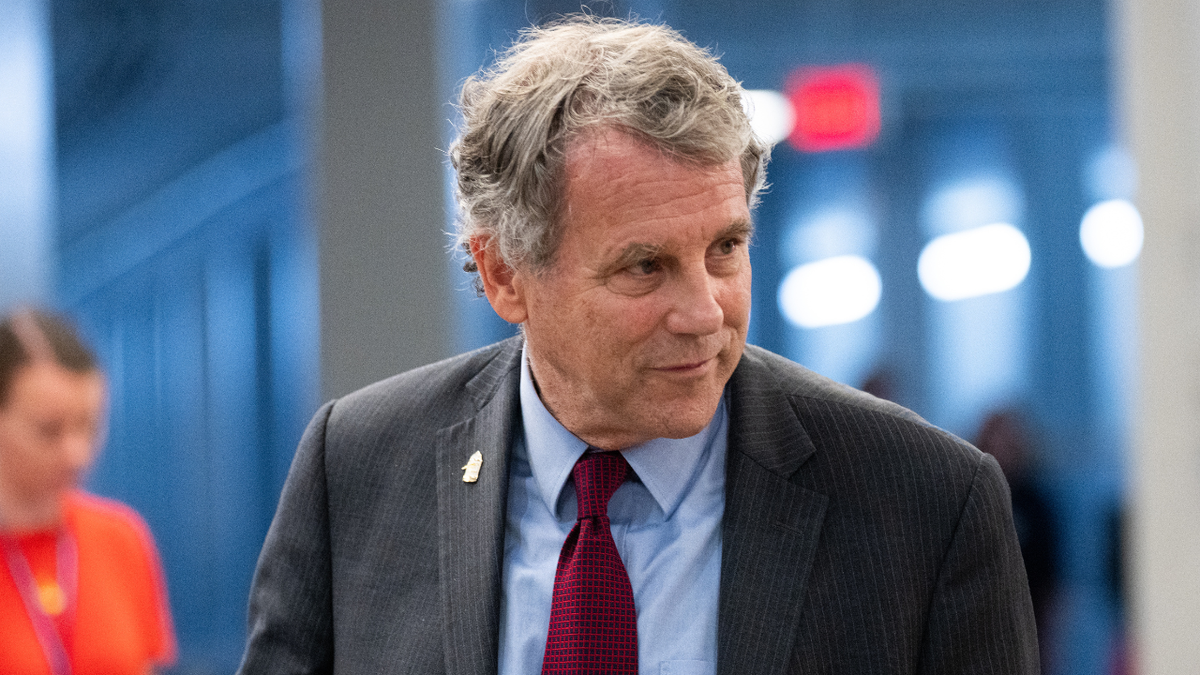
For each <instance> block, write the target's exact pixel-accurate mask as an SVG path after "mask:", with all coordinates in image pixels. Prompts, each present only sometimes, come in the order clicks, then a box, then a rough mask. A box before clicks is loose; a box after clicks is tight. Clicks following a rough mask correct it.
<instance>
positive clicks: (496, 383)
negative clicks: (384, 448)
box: [326, 338, 521, 441]
mask: <svg viewBox="0 0 1200 675" xmlns="http://www.w3.org/2000/svg"><path fill="white" fill-rule="evenodd" d="M520 355H521V342H520V339H519V338H511V339H509V340H505V341H503V342H498V343H496V344H493V345H489V346H487V347H483V348H481V349H477V350H475V351H472V352H468V353H465V354H459V355H458V356H453V357H451V358H448V359H445V360H442V361H438V362H437V363H431V364H429V365H425V366H421V367H420V368H415V369H413V370H409V371H407V372H404V373H400V374H398V375H393V376H392V377H389V378H387V379H385V380H381V381H379V382H375V383H374V384H370V385H367V386H366V387H363V388H362V389H359V390H357V391H355V392H352V393H350V394H347V395H346V396H343V397H341V398H340V399H337V400H335V401H333V402H332V409H331V410H330V412H329V419H328V422H327V425H326V433H327V434H328V435H329V439H328V440H330V441H332V440H335V438H336V436H337V435H338V434H339V432H341V431H345V430H350V429H353V432H354V434H355V435H356V436H358V437H359V438H360V439H361V438H363V437H365V436H370V435H371V433H372V431H373V430H374V431H376V432H383V431H384V430H390V433H397V432H399V433H403V431H404V429H405V428H407V427H419V428H421V429H424V430H430V429H438V428H441V427H443V426H447V425H448V424H451V423H453V422H454V421H456V420H459V419H462V418H463V417H467V416H470V415H471V414H473V413H474V412H475V411H477V410H478V409H479V408H481V407H482V406H483V405H485V404H486V403H487V402H488V401H489V400H490V399H491V398H492V397H493V396H496V395H498V394H500V393H501V392H502V391H503V390H504V387H503V386H502V385H504V384H505V383H506V382H510V378H512V376H513V375H514V374H515V373H516V372H517V370H516V369H517V367H518V366H519V364H520ZM515 381H516V380H511V382H515Z"/></svg>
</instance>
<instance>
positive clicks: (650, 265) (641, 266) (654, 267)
mask: <svg viewBox="0 0 1200 675" xmlns="http://www.w3.org/2000/svg"><path fill="white" fill-rule="evenodd" d="M660 269H662V263H660V262H659V261H658V260H657V259H656V258H647V259H645V260H639V261H638V262H636V263H634V264H632V265H630V266H629V271H630V272H632V273H633V274H634V275H636V276H649V275H651V274H654V273H655V272H657V271H659V270H660Z"/></svg>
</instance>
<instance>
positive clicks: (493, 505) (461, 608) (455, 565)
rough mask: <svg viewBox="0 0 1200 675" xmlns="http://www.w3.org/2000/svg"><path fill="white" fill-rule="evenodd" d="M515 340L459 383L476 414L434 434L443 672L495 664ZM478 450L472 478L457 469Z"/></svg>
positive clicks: (514, 405)
mask: <svg viewBox="0 0 1200 675" xmlns="http://www.w3.org/2000/svg"><path fill="white" fill-rule="evenodd" d="M520 349H521V346H520V342H519V341H515V340H511V341H509V342H508V343H507V344H506V345H505V347H504V349H503V350H502V351H501V353H500V354H499V355H498V356H497V357H496V358H495V359H493V360H492V361H491V362H490V363H489V364H488V365H487V366H486V367H485V368H484V369H483V370H481V371H480V373H479V374H478V375H477V376H476V377H475V378H474V379H472V380H471V382H469V383H468V384H467V386H466V389H467V393H468V394H469V395H470V396H471V397H472V398H473V399H474V400H475V401H476V404H477V405H478V406H479V408H478V413H477V414H475V415H474V416H472V417H469V418H467V419H465V420H463V421H461V422H459V423H457V424H454V425H452V426H449V427H446V428H444V429H441V430H440V431H439V432H438V434H437V437H436V446H437V447H436V452H437V481H438V484H437V495H438V538H439V547H438V567H439V580H440V584H441V598H442V610H443V611H442V621H443V624H442V628H443V631H444V636H445V639H444V641H443V644H444V645H445V649H446V652H445V658H446V672H447V674H448V675H467V674H475V673H481V674H493V673H495V672H496V671H497V667H498V666H497V654H498V639H499V617H500V583H501V579H500V576H501V570H502V563H503V560H502V559H503V552H504V520H505V500H506V498H507V492H508V454H509V448H510V446H511V445H512V442H511V441H512V437H513V433H514V426H515V424H516V420H517V419H518V415H517V409H518V400H517V395H518V393H517V392H518V383H519V372H520V371H519V370H518V369H517V366H518V364H519V358H520V353H521V351H520ZM476 451H478V452H480V453H481V455H482V456H483V464H482V465H481V466H480V470H479V478H478V480H477V481H476V482H473V483H465V482H463V471H462V469H461V467H462V466H464V465H465V464H466V463H467V461H468V460H469V459H470V457H471V455H472V454H473V453H475V452H476Z"/></svg>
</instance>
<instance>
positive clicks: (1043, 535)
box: [975, 410, 1059, 672]
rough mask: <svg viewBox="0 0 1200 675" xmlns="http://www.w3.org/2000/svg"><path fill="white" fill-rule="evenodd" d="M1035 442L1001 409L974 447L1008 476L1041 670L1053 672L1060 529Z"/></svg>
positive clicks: (1015, 416)
mask: <svg viewBox="0 0 1200 675" xmlns="http://www.w3.org/2000/svg"><path fill="white" fill-rule="evenodd" d="M1031 441H1032V439H1031V438H1030V432H1029V426H1028V424H1027V423H1026V422H1025V418H1024V417H1023V416H1022V415H1021V414H1020V413H1018V412H1017V411H1015V410H998V411H995V412H992V413H991V414H989V415H988V416H987V418H986V419H985V420H984V421H983V424H982V425H981V426H980V429H979V437H978V439H977V440H976V443H975V446H976V447H978V448H979V449H980V450H982V451H984V452H986V453H988V454H989V455H991V456H993V457H995V458H996V461H997V462H998V463H999V464H1000V470H1001V471H1003V472H1004V477H1005V478H1006V479H1008V486H1009V489H1010V490H1011V492H1012V511H1013V524H1014V525H1015V526H1016V528H1017V541H1019V542H1020V544H1021V557H1022V558H1023V559H1024V561H1025V575H1026V576H1027V577H1028V578H1029V594H1030V596H1031V597H1032V599H1033V613H1034V620H1035V621H1036V622H1037V632H1038V644H1040V645H1041V648H1042V649H1041V653H1042V671H1043V672H1048V671H1049V670H1050V668H1049V665H1050V664H1049V663H1048V657H1050V656H1052V655H1053V651H1054V650H1053V645H1054V642H1053V635H1052V628H1053V611H1054V599H1055V596H1056V595H1057V593H1058V585H1059V564H1058V529H1057V526H1056V523H1055V521H1056V518H1055V514H1054V510H1053V508H1052V506H1051V502H1050V500H1049V499H1048V498H1047V497H1046V494H1045V492H1044V490H1043V488H1042V485H1041V481H1040V480H1039V479H1038V476H1037V472H1036V469H1037V465H1036V463H1035V462H1034V461H1033V460H1034V458H1033V457H1032V451H1031Z"/></svg>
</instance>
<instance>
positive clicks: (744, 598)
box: [717, 351, 828, 675]
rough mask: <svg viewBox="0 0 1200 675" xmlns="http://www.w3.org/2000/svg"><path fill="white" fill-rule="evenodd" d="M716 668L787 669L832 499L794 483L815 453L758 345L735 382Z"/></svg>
mask: <svg viewBox="0 0 1200 675" xmlns="http://www.w3.org/2000/svg"><path fill="white" fill-rule="evenodd" d="M731 398H732V404H731V410H730V433H729V457H728V460H727V465H726V475H725V517H724V523H723V525H722V537H723V539H722V552H721V555H722V557H721V591H720V592H721V597H720V613H719V618H718V631H717V673H718V674H719V675H734V674H735V673H736V674H738V675H768V674H779V673H784V672H786V669H787V666H788V660H789V658H790V656H791V652H792V648H793V645H794V643H795V639H796V634H797V631H798V629H799V624H800V614H801V610H802V609H803V602H804V597H805V594H806V590H807V585H808V573H809V569H810V567H811V566H812V561H813V556H814V553H815V552H816V549H817V543H818V541H819V538H820V533H821V525H822V523H823V522H824V519H825V508H826V503H827V501H828V499H827V497H826V496H825V495H822V494H819V493H816V492H813V491H811V490H808V489H805V488H803V487H800V486H799V485H796V484H794V483H793V482H792V481H791V480H789V479H790V478H791V477H792V475H793V474H794V473H796V472H797V471H798V470H800V467H801V465H802V464H803V463H804V462H805V461H806V460H807V459H808V458H809V457H810V456H811V455H812V454H813V453H814V452H816V448H815V447H814V446H813V443H812V439H810V438H809V436H808V433H807V432H806V431H805V430H804V428H803V427H802V426H801V425H800V422H799V420H798V419H797V416H796V412H795V411H794V410H793V409H792V407H791V405H790V404H789V402H788V397H787V393H786V392H784V391H782V390H781V389H780V388H779V387H778V385H777V384H776V383H775V379H774V377H773V376H772V375H771V373H770V372H769V370H768V369H767V368H766V366H765V365H763V364H762V363H761V362H760V361H759V360H758V359H757V358H756V357H755V356H754V355H753V354H752V353H751V352H749V351H748V352H747V353H746V355H745V356H743V358H742V362H741V363H740V364H739V366H738V369H737V371H736V372H735V373H734V376H733V378H732V380H731Z"/></svg>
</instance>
